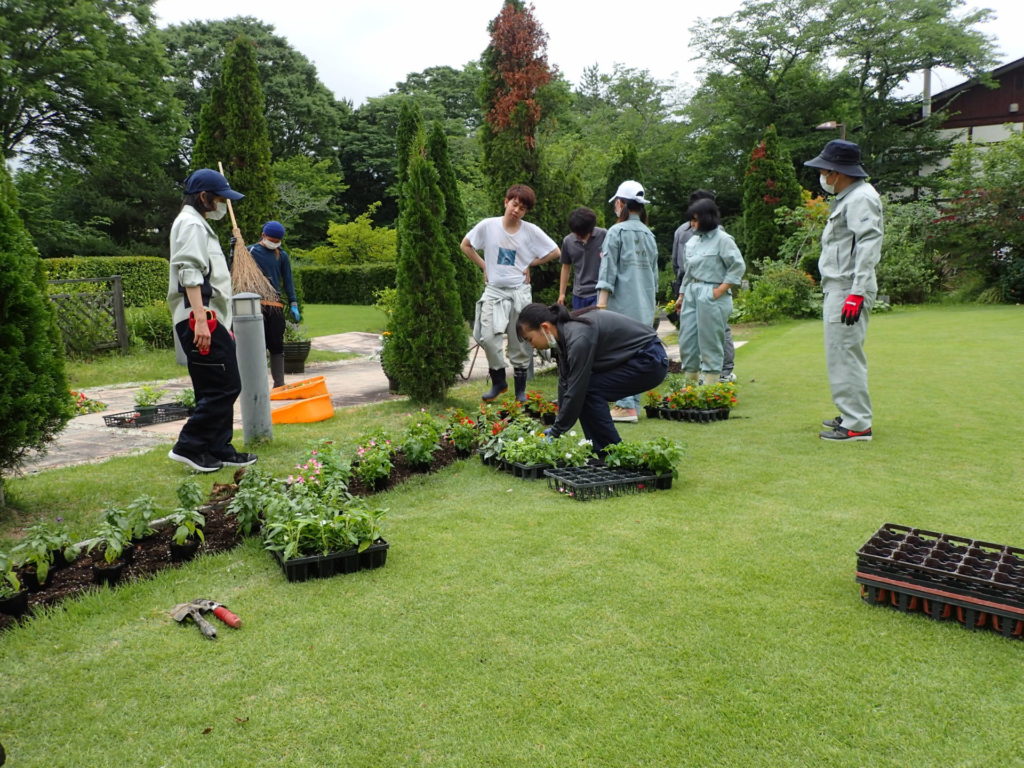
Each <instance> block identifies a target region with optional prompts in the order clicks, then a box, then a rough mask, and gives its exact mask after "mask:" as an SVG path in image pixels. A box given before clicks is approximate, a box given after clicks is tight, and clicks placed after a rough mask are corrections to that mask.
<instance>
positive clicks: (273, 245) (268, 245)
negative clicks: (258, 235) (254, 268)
mask: <svg viewBox="0 0 1024 768" xmlns="http://www.w3.org/2000/svg"><path fill="white" fill-rule="evenodd" d="M260 245H262V246H263V247H264V248H270V249H271V250H273V249H275V248H280V247H281V244H280V243H275V242H273V241H271V240H260Z"/></svg>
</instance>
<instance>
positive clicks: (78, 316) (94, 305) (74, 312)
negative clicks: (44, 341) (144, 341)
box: [47, 275, 128, 354]
mask: <svg viewBox="0 0 1024 768" xmlns="http://www.w3.org/2000/svg"><path fill="white" fill-rule="evenodd" d="M47 283H48V284H49V285H51V286H66V287H65V288H63V290H64V291H65V292H63V293H51V294H50V301H52V302H53V305H54V309H55V310H56V313H57V325H58V326H59V327H60V332H61V335H62V336H63V338H64V348H65V349H66V350H67V351H68V353H69V354H74V353H77V354H84V353H89V352H95V351H97V350H101V349H120V350H121V352H122V353H124V352H127V351H128V326H127V325H126V324H125V320H124V293H123V292H122V288H121V276H120V275H111V276H110V277H83V278H77V279H68V280H48V281H47ZM76 285H77V286H81V289H80V290H75V289H74V288H73V286H76ZM51 290H53V289H51Z"/></svg>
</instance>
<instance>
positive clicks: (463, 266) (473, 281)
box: [427, 122, 483, 321]
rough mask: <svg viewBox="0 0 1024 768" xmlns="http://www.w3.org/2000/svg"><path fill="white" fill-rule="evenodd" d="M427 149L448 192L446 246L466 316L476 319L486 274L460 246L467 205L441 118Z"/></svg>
mask: <svg viewBox="0 0 1024 768" xmlns="http://www.w3.org/2000/svg"><path fill="white" fill-rule="evenodd" d="M427 152H428V153H429V155H430V160H431V162H433V164H434V169H435V170H436V171H437V175H438V187H439V188H440V190H441V194H442V195H443V196H444V211H445V213H444V229H445V235H446V236H447V242H446V247H447V248H448V252H449V253H450V255H451V258H452V261H453V264H454V265H455V287H456V290H457V291H458V293H459V299H460V303H461V305H462V316H463V317H464V318H465V319H466V320H470V321H472V320H473V316H474V314H475V313H476V302H477V299H479V298H480V292H481V291H482V290H483V279H482V278H483V276H482V275H481V274H480V270H479V269H477V266H476V264H474V263H473V262H471V261H470V260H469V259H467V258H466V256H465V254H463V252H462V250H461V249H460V248H459V245H460V243H462V238H463V237H465V236H466V232H468V231H469V228H468V224H467V222H466V207H465V206H464V205H463V204H462V195H461V194H460V193H459V184H458V181H457V180H456V178H455V168H454V167H453V166H452V159H451V155H450V154H449V152H448V137H447V136H446V135H445V133H444V128H443V127H442V125H441V123H440V122H435V123H434V124H433V126H432V127H431V129H430V138H429V140H428V144H427Z"/></svg>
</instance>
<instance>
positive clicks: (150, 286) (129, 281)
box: [43, 256, 167, 307]
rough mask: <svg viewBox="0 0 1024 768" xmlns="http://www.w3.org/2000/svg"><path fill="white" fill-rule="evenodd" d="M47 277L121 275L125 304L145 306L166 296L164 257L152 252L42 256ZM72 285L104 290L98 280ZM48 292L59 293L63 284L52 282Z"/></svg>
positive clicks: (77, 288)
mask: <svg viewBox="0 0 1024 768" xmlns="http://www.w3.org/2000/svg"><path fill="white" fill-rule="evenodd" d="M43 268H44V269H45V270H46V279H47V280H68V279H73V278H85V277H110V276H111V275H120V276H121V288H122V290H123V292H124V305H125V306H126V307H146V306H149V305H150V304H152V303H154V302H156V301H165V300H166V298H167V260H166V259H160V258H156V257H155V256H88V257H83V256H75V257H72V258H67V259H44V260H43ZM94 285H95V287H90V285H89V284H84V285H82V286H78V287H75V290H76V291H82V292H84V293H87V292H89V291H90V290H95V291H101V290H106V287H105V286H104V285H103V284H102V283H95V284H94ZM50 292H51V293H63V292H64V287H63V286H52V287H51V291H50Z"/></svg>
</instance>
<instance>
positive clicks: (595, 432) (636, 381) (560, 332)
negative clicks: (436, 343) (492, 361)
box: [516, 303, 668, 457]
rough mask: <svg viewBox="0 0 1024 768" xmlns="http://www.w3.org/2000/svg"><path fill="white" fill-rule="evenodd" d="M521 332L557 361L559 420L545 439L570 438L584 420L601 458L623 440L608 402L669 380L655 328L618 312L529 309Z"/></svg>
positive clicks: (536, 306) (521, 318) (524, 313)
mask: <svg viewBox="0 0 1024 768" xmlns="http://www.w3.org/2000/svg"><path fill="white" fill-rule="evenodd" d="M516 330H517V332H518V335H519V337H520V338H521V339H523V340H524V341H525V342H527V343H528V344H530V346H532V347H533V348H534V349H550V350H551V352H552V353H553V354H554V356H555V357H556V358H557V359H558V417H557V418H556V419H555V423H554V424H553V425H551V426H550V427H548V428H547V429H546V430H545V434H547V435H549V436H551V437H558V436H559V435H562V434H565V433H566V432H568V431H569V430H570V429H571V428H572V425H573V424H575V423H576V419H579V421H580V426H581V427H583V434H584V435H586V436H587V439H588V440H590V441H591V442H592V443H593V445H594V450H595V451H597V454H598V456H599V457H603V455H604V449H605V447H606V446H608V445H611V444H613V443H618V442H621V440H622V438H620V437H619V433H618V431H617V430H616V429H615V423H614V421H613V420H612V414H611V411H609V410H608V402H609V401H610V400H616V399H618V398H620V397H625V396H626V395H628V394H630V393H632V392H646V391H648V390H650V389H653V388H654V387H656V386H658V385H659V384H661V382H662V381H664V380H665V376H666V375H667V374H668V356H667V355H666V354H665V347H664V345H663V344H662V343H661V340H660V339H659V338H658V334H657V333H656V332H655V330H654V328H653V327H652V326H651V325H650V324H649V323H641V322H640V321H638V320H634V319H632V318H630V317H626V316H625V315H620V314H619V313H617V312H609V311H607V310H605V311H598V310H597V309H596V307H588V308H587V309H581V310H580V311H578V312H576V313H574V314H572V315H570V314H569V310H568V309H566V308H565V306H564V305H562V304H552V305H551V306H550V307H545V306H544V305H543V304H536V303H534V304H528V305H527V306H526V307H525V308H524V309H523V310H522V311H521V312H520V313H519V318H518V321H517V324H516Z"/></svg>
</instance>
